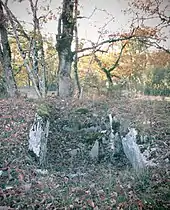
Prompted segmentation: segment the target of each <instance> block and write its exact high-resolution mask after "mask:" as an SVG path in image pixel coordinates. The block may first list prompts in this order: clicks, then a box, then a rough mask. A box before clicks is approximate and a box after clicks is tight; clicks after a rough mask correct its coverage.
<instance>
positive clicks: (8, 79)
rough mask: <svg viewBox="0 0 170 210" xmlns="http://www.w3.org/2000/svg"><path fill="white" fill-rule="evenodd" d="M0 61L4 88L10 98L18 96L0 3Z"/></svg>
mask: <svg viewBox="0 0 170 210" xmlns="http://www.w3.org/2000/svg"><path fill="white" fill-rule="evenodd" d="M0 35H1V44H2V48H1V46H0V61H1V63H2V66H3V70H4V80H5V88H6V91H7V93H8V95H9V96H10V97H16V96H18V90H17V85H16V82H15V79H14V75H13V70H12V65H11V49H10V45H9V42H8V32H7V29H6V27H5V16H4V14H3V8H2V4H1V2H0Z"/></svg>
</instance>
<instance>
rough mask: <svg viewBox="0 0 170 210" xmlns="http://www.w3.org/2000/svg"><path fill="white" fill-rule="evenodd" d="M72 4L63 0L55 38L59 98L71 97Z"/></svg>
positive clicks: (69, 0) (67, 0)
mask: <svg viewBox="0 0 170 210" xmlns="http://www.w3.org/2000/svg"><path fill="white" fill-rule="evenodd" d="M73 8H74V2H73V1H72V0H63V8H62V14H61V16H60V18H59V22H58V34H57V36H56V41H57V44H56V49H57V52H58V57H59V67H58V68H59V69H58V71H59V84H58V85H59V96H61V97H64V98H65V97H69V96H72V95H73V90H74V88H73V81H72V79H71V67H72V62H73V53H72V51H71V44H72V41H73V30H74V18H73Z"/></svg>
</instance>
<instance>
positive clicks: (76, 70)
mask: <svg viewBox="0 0 170 210" xmlns="http://www.w3.org/2000/svg"><path fill="white" fill-rule="evenodd" d="M77 15H78V0H75V17H74V19H75V25H74V31H75V55H74V75H75V80H76V83H77V88H78V97H80V93H81V86H80V81H79V75H78V53H77V51H78V43H79V40H78V30H77Z"/></svg>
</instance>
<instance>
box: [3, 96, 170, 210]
mask: <svg viewBox="0 0 170 210" xmlns="http://www.w3.org/2000/svg"><path fill="white" fill-rule="evenodd" d="M151 99H152V100H151ZM41 103H42V101H38V100H36V99H34V100H33V99H28V98H26V99H24V98H20V99H17V100H12V99H0V109H1V110H0V210H1V209H4V210H5V209H6V210H7V209H19V210H22V209H23V210H24V209H30V210H31V209H40V210H43V209H44V210H45V209H50V210H52V209H56V210H62V209H63V210H67V209H68V210H69V209H70V210H71V209H75V210H76V209H94V210H105V209H106V210H111V209H116V210H124V209H128V210H129V209H132V210H133V209H138V210H142V209H144V210H149V209H156V210H161V209H162V210H163V209H170V200H169V198H170V102H169V101H167V100H160V99H158V98H154V99H153V98H149V97H144V98H141V97H138V98H126V97H124V98H123V97H121V98H114V97H112V98H111V99H108V98H107V97H104V96H103V97H97V98H95V97H94V98H93V100H92V99H83V100H65V101H64V100H59V99H56V98H52V97H49V98H48V99H47V100H46V102H45V103H48V104H51V106H52V107H53V111H54V113H53V118H52V119H51V120H54V122H53V123H52V128H51V130H50V139H51V145H52V146H51V147H49V154H50V157H49V158H48V170H43V171H42V170H39V167H38V164H37V162H35V161H34V160H33V158H32V157H31V155H30V154H29V153H28V133H29V129H30V127H31V124H32V122H33V119H34V116H35V112H36V109H37V107H38V106H39V104H41ZM43 103H44V101H43ZM80 109H81V110H84V111H87V113H85V114H84V115H81V116H79V115H76V117H77V118H78V122H79V123H80V122H81V121H83V123H84V124H91V123H94V122H95V121H97V120H99V119H104V118H105V117H107V116H108V114H109V113H112V114H113V115H115V116H116V117H117V118H119V119H126V120H127V121H129V122H131V124H133V126H134V127H135V128H137V129H138V130H140V133H141V135H142V134H143V135H147V136H149V139H150V140H149V141H150V142H149V144H150V147H151V155H150V158H151V159H154V160H155V163H156V167H153V168H148V169H147V170H146V171H145V172H144V173H141V174H140V175H139V174H136V173H135V172H134V171H133V170H132V168H131V166H130V164H129V163H128V161H127V160H125V162H124V163H120V161H119V164H108V163H107V162H101V163H99V162H87V161H83V160H82V162H81V164H80V163H78V165H77V164H76V160H73V159H72V158H71V157H69V156H68V155H67V154H65V153H64V150H65V149H69V147H71V144H72V143H71V144H70V142H73V143H74V144H78V143H79V141H80V139H79V138H78V137H79V136H77V135H74V134H72V135H70V134H68V133H67V132H66V131H65V130H64V129H63V124H62V123H68V122H70V120H71V119H73V115H74V114H73V113H75V110H80ZM70 113H71V114H70ZM89 113H90V114H89ZM68 118H69V119H68ZM77 118H76V119H77ZM92 118H93V119H92ZM76 122H77V121H76ZM59 124H60V126H59V127H58V128H59V129H58V131H57V132H58V133H56V132H54V133H53V128H54V127H55V125H56V126H57V125H59ZM54 134H55V135H54ZM56 139H57V144H56V145H57V147H58V148H59V149H60V150H58V153H57V154H55V153H56V151H55V149H56V145H53V142H54V141H56ZM63 142H64V143H63ZM145 143H146V142H145ZM66 144H67V145H66ZM65 145H66V146H65ZM71 149H74V147H73V148H71ZM61 153H62V154H61Z"/></svg>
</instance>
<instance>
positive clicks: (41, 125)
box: [29, 114, 49, 166]
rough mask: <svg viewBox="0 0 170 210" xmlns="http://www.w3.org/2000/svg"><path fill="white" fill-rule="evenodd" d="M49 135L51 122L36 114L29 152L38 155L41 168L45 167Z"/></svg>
mask: <svg viewBox="0 0 170 210" xmlns="http://www.w3.org/2000/svg"><path fill="white" fill-rule="evenodd" d="M48 133H49V120H48V119H47V118H43V117H41V116H40V115H38V114H36V115H35V118H34V122H33V125H32V126H31V129H30V131H29V151H32V152H33V153H34V154H35V155H36V157H37V158H38V159H39V163H40V165H41V166H44V165H45V160H46V153H47V140H48Z"/></svg>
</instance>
